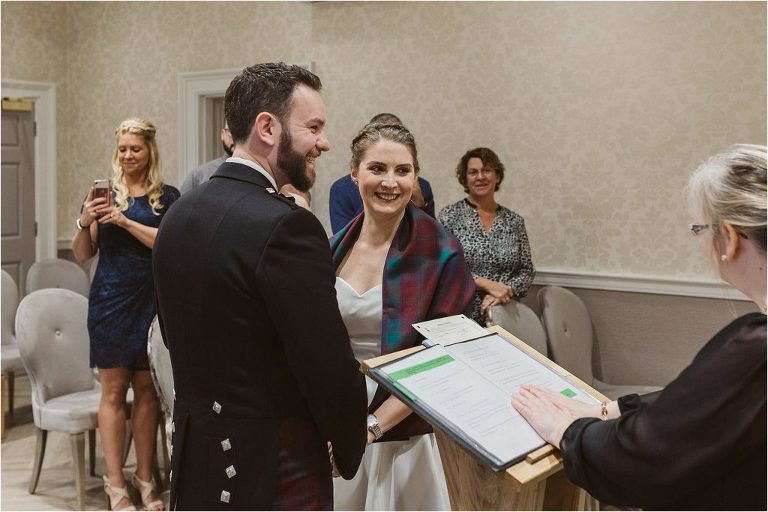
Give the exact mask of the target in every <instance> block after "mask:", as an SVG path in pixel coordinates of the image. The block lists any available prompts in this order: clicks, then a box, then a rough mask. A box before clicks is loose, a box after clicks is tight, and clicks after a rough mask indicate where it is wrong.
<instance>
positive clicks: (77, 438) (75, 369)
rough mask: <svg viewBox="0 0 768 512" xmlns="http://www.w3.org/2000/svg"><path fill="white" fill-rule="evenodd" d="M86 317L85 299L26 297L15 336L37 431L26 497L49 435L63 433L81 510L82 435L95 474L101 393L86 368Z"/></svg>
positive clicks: (63, 294)
mask: <svg viewBox="0 0 768 512" xmlns="http://www.w3.org/2000/svg"><path fill="white" fill-rule="evenodd" d="M87 315H88V300H87V299H86V298H85V297H83V296H82V295H80V294H78V293H76V292H73V291H71V290H64V289H57V288H48V289H43V290H38V291H35V292H32V293H30V294H29V295H27V296H26V297H24V300H22V301H21V304H19V309H18V312H17V314H16V337H17V341H18V344H19V351H20V353H21V359H22V361H23V362H24V367H25V368H26V370H27V374H28V375H29V380H30V383H31V385H32V415H33V418H34V422H35V426H36V427H37V428H38V431H37V447H36V448H35V458H34V467H33V470H32V479H31V480H30V482H29V493H30V494H34V492H35V489H36V488H37V482H38V480H39V479H40V469H41V468H42V465H43V457H44V456H45V445H46V440H47V436H48V432H49V431H54V432H64V433H67V434H69V435H70V445H71V448H72V458H73V461H74V470H75V485H76V488H77V505H78V509H79V510H83V508H84V507H85V444H84V443H85V432H88V433H89V438H90V440H91V442H90V443H89V447H90V454H89V455H90V461H91V474H93V469H94V468H93V464H94V460H95V459H94V455H95V454H94V452H95V449H94V448H95V443H94V441H93V440H95V433H96V432H95V429H96V427H97V413H98V409H99V398H100V394H101V393H100V389H99V385H98V382H97V381H96V378H95V376H94V374H93V371H91V368H90V367H89V364H88V361H89V338H88V329H87V327H86V322H87Z"/></svg>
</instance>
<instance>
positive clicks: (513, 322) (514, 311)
mask: <svg viewBox="0 0 768 512" xmlns="http://www.w3.org/2000/svg"><path fill="white" fill-rule="evenodd" d="M492 325H498V326H499V327H502V328H503V329H505V330H506V331H508V332H509V333H511V334H514V335H515V336H516V337H518V338H520V340H522V341H524V342H525V343H527V344H528V345H529V346H531V347H533V348H534V349H536V350H537V351H538V352H539V353H540V354H544V355H545V356H546V355H547V333H546V332H545V331H544V326H542V325H541V320H539V317H538V316H536V313H535V312H534V311H533V310H532V309H531V308H529V307H528V306H526V305H525V304H522V303H520V302H518V301H516V300H511V301H509V302H507V303H506V304H497V305H496V306H493V307H492V308H490V309H489V310H488V326H489V327H490V326H492Z"/></svg>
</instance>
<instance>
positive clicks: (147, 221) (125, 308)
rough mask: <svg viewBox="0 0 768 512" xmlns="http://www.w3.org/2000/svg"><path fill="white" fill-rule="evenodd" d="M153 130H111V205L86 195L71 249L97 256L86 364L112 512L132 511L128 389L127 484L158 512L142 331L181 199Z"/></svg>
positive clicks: (131, 125) (139, 125)
mask: <svg viewBox="0 0 768 512" xmlns="http://www.w3.org/2000/svg"><path fill="white" fill-rule="evenodd" d="M155 132H156V129H155V127H154V125H153V124H152V123H150V122H148V121H144V120H141V119H127V120H125V121H123V122H122V123H120V126H119V127H118V128H117V131H116V132H115V135H116V147H115V152H114V155H113V157H112V169H113V176H112V184H113V188H112V190H111V200H108V199H107V198H103V197H96V196H95V194H94V189H93V188H91V190H90V191H89V192H88V196H87V197H86V199H85V201H84V203H83V207H82V210H81V213H80V217H79V218H78V219H77V220H76V226H77V232H76V233H75V237H74V239H73V241H72V249H73V252H74V254H75V257H76V258H77V259H78V261H85V260H87V259H88V258H91V257H93V256H94V255H95V254H96V253H97V252H98V253H99V263H98V266H97V267H96V274H95V275H94V278H93V284H92V285H91V292H90V297H89V307H88V334H89V335H90V338H91V366H92V367H97V368H99V381H100V383H101V403H100V404H99V434H100V435H101V440H102V446H103V450H104V458H105V459H106V463H107V474H106V475H105V476H104V490H105V492H106V493H107V496H108V497H109V500H110V506H111V508H112V509H113V510H135V509H134V506H133V503H132V502H131V498H130V497H129V495H128V492H127V485H126V482H125V477H124V476H123V470H122V457H123V455H122V453H123V446H124V443H125V435H126V432H125V421H126V407H125V404H126V393H127V392H128V386H129V384H130V386H131V387H132V388H133V393H134V399H133V409H132V414H131V429H132V431H133V437H134V442H135V448H136V460H137V464H136V472H135V473H134V475H133V477H132V479H131V483H132V485H133V486H134V487H135V488H136V489H137V490H138V491H139V494H140V495H141V499H142V508H144V509H145V510H162V509H163V503H162V501H161V500H160V499H159V497H158V495H157V492H156V490H155V487H154V485H153V484H152V481H151V480H152V478H151V465H152V460H153V458H154V450H155V435H156V428H157V413H158V401H157V395H156V394H155V389H154V385H153V384H152V378H151V376H150V373H149V362H148V360H147V333H148V330H149V325H150V323H151V322H152V319H153V317H154V316H155V292H154V284H153V281H152V246H153V244H154V241H155V236H156V234H157V228H158V226H159V225H160V221H161V219H162V218H163V215H164V214H165V213H166V212H167V211H168V208H169V207H170V206H171V204H172V203H173V202H174V201H175V200H176V199H177V198H178V197H179V191H178V190H176V189H175V188H174V187H171V186H168V185H165V184H164V183H163V179H162V177H161V175H160V168H159V156H158V150H157V142H156V140H155Z"/></svg>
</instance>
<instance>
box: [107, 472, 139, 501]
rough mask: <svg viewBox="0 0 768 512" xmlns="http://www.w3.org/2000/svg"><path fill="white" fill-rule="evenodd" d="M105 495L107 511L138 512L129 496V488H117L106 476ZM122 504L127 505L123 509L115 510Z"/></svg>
mask: <svg viewBox="0 0 768 512" xmlns="http://www.w3.org/2000/svg"><path fill="white" fill-rule="evenodd" d="M104 494H105V495H106V502H107V503H106V505H107V510H136V507H135V506H134V505H133V501H132V500H131V497H130V496H129V495H128V486H127V485H126V486H125V487H115V486H114V485H112V484H111V483H110V481H109V478H107V475H104ZM121 502H125V503H127V505H125V506H124V507H122V508H115V507H117V506H118V505H120V503H121Z"/></svg>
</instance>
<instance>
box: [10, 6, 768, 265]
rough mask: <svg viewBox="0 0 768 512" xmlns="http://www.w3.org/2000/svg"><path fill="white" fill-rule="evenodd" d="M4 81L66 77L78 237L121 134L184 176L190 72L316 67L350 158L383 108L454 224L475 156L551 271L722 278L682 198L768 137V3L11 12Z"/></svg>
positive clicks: (63, 112) (67, 151)
mask: <svg viewBox="0 0 768 512" xmlns="http://www.w3.org/2000/svg"><path fill="white" fill-rule="evenodd" d="M2 10H3V16H2V28H3V31H2V58H3V69H2V73H3V77H4V78H14V79H35V80H46V81H53V82H55V83H56V85H57V94H58V102H59V109H58V110H59V115H58V123H59V136H58V142H59V150H58V152H59V155H58V157H59V158H58V161H59V180H58V201H59V208H58V212H59V213H58V232H59V237H60V238H68V237H69V236H70V235H71V229H70V228H71V219H72V218H73V216H74V215H75V214H76V212H77V210H78V208H79V202H80V201H81V199H82V196H83V194H84V193H85V190H86V189H87V187H88V184H89V183H90V181H91V180H92V179H94V178H97V177H103V176H104V175H105V174H106V173H107V172H108V170H109V159H110V156H111V151H112V145H113V139H112V134H113V130H114V127H115V126H116V125H117V123H118V122H119V121H120V120H121V119H123V118H125V117H127V116H131V115H139V116H145V117H147V118H149V119H151V120H153V121H154V122H155V123H156V124H157V125H158V127H159V135H158V138H159V143H160V147H161V153H162V159H163V163H164V166H165V169H166V171H167V172H166V174H167V175H168V176H169V181H170V182H172V183H174V182H175V176H176V174H177V166H178V148H177V130H178V126H177V114H178V112H177V103H178V100H177V90H176V87H177V73H178V72H183V71H196V70H205V69H221V68H238V67H242V66H245V65H248V64H252V63H254V62H258V61H266V60H277V59H282V60H285V61H289V62H308V61H312V62H314V63H315V70H316V71H317V73H318V74H319V75H320V76H321V78H322V79H323V81H324V83H325V92H324V95H325V98H326V102H327V104H328V112H329V125H328V134H329V136H330V139H331V142H332V144H333V150H332V151H331V152H330V153H329V154H327V155H326V156H324V157H323V158H322V159H321V160H320V161H319V172H320V176H319V178H318V182H317V185H316V187H315V189H314V198H315V201H314V205H313V208H314V210H315V212H316V214H317V215H318V217H319V218H320V219H321V220H322V222H323V223H324V224H325V225H326V226H329V222H328V214H327V201H328V196H327V190H328V187H329V185H330V183H331V182H332V181H333V180H334V179H336V178H337V177H339V176H340V175H341V174H343V173H344V172H345V168H346V163H347V160H348V158H349V151H348V144H349V141H350V140H351V139H352V137H353V135H354V134H355V132H356V130H358V129H359V127H360V126H361V124H363V123H364V122H365V121H366V120H367V119H368V118H370V117H371V116H372V115H373V114H375V113H377V112H379V111H393V112H395V113H397V114H398V115H400V116H402V117H403V119H404V120H405V121H406V123H407V124H408V125H409V126H410V127H411V129H412V130H413V132H414V133H415V135H416V138H417V142H418V143H419V148H420V157H421V158H420V159H421V163H422V168H423V169H424V171H423V175H424V177H426V178H427V179H429V180H430V181H431V182H432V184H433V186H434V190H435V193H436V197H437V206H438V208H440V207H442V206H444V205H446V204H448V203H449V202H453V201H456V200H458V199H460V198H461V197H462V191H461V189H460V187H459V185H458V184H457V183H456V182H455V181H454V178H453V169H454V167H455V163H456V161H457V160H458V158H459V156H460V155H461V154H462V153H463V152H464V151H465V150H466V149H468V148H470V147H473V146H477V145H487V146H489V147H492V148H494V149H496V150H497V152H498V153H499V154H500V156H501V157H502V160H503V161H504V162H505V163H506V165H507V168H508V175H507V178H506V180H505V183H504V185H503V186H502V189H501V191H500V192H499V200H500V202H502V203H503V204H506V205H508V206H509V207H511V208H513V209H514V210H516V211H518V212H519V213H521V214H522V215H523V216H524V217H525V219H526V222H527V226H528V230H529V234H530V238H531V242H532V251H533V257H534V262H535V263H536V265H537V266H538V267H539V268H542V269H547V270H565V271H578V272H584V273H603V274H614V275H615V274H621V275H638V276H653V277H662V278H689V279H700V278H701V277H702V276H706V277H707V278H708V279H711V278H712V276H711V275H710V274H709V273H708V269H707V267H706V263H705V262H704V261H703V260H702V258H700V256H699V253H698V247H696V245H695V244H692V243H691V241H690V240H689V238H688V237H686V236H685V225H686V224H687V223H688V222H689V221H690V219H689V216H688V213H687V212H686V210H685V208H684V206H683V204H682V202H681V200H680V199H681V189H682V187H683V185H684V183H685V181H686V178H687V176H688V175H689V174H690V172H691V170H692V169H693V168H694V167H695V166H696V165H697V164H698V163H699V162H700V161H701V160H703V159H704V158H705V157H706V156H707V155H709V154H711V153H712V152H714V151H716V150H717V149H719V148H722V147H725V146H728V145H729V144H731V143H733V142H737V141H750V142H757V141H764V140H765V137H766V131H765V125H766V114H765V103H766V92H765V91H766V79H765V60H766V37H765V20H766V7H765V4H764V3H759V2H758V3H694V2H683V3H666V2H661V3H642V2H639V3H605V2H600V3H568V2H566V3H556V2H553V3H544V2H531V3H523V2H519V3H518V2H510V3H505V2H470V3H463V2H451V3H432V2H419V3H412V2H408V3H400V2H386V3H374V2H370V3H367V2H364V3H354V2H342V3H336V2H317V3H308V2H289V3H281V2H266V3H261V2H246V3H238V2H210V3H208V2H167V3H166V2H157V3H155V2H125V3H122V2H114V3H102V2H71V3H36V2H30V3H26V2H19V3H16V2H11V3H8V2H4V3H3V4H2Z"/></svg>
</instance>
